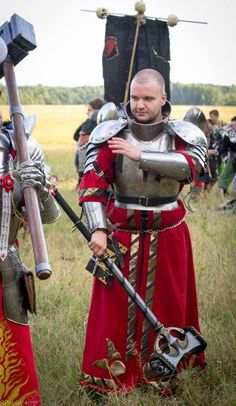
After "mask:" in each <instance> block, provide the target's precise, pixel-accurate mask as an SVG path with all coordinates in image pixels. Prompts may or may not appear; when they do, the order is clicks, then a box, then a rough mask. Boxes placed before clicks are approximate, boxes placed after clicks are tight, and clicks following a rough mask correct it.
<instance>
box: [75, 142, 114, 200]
mask: <svg viewBox="0 0 236 406" xmlns="http://www.w3.org/2000/svg"><path fill="white" fill-rule="evenodd" d="M115 157H116V154H113V153H112V152H111V149H110V148H109V147H108V144H107V143H106V144H104V145H102V146H101V148H100V149H99V151H98V154H97V158H96V161H95V167H94V169H91V170H90V171H88V172H86V173H85V174H84V176H83V177H82V180H81V182H80V188H79V196H80V197H79V203H80V204H82V203H83V202H89V201H95V202H101V203H104V204H106V198H107V189H108V186H109V185H110V184H111V183H112V182H113V166H114V161H115Z"/></svg>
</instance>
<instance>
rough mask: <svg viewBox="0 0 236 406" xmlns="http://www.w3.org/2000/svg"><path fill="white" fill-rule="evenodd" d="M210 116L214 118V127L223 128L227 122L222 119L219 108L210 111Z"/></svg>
mask: <svg viewBox="0 0 236 406" xmlns="http://www.w3.org/2000/svg"><path fill="white" fill-rule="evenodd" d="M209 117H210V119H211V120H212V123H213V126H214V128H222V127H223V126H224V125H226V124H227V123H226V122H225V121H223V120H220V113H219V111H218V110H216V109H213V110H211V111H210V112H209Z"/></svg>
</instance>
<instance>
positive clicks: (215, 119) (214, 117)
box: [210, 113, 219, 124]
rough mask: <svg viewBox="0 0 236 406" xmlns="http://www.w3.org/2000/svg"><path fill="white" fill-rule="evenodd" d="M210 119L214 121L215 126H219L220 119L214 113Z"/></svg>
mask: <svg viewBox="0 0 236 406" xmlns="http://www.w3.org/2000/svg"><path fill="white" fill-rule="evenodd" d="M210 119H211V120H212V121H213V123H214V124H217V123H218V119H219V117H218V116H217V115H216V114H214V113H213V114H210Z"/></svg>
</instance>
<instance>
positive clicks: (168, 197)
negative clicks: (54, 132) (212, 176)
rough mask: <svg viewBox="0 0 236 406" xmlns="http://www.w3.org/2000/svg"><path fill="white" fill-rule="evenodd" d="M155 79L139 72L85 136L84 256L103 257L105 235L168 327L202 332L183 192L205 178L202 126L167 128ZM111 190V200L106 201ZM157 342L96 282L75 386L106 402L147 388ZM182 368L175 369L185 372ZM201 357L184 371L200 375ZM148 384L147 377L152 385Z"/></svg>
mask: <svg viewBox="0 0 236 406" xmlns="http://www.w3.org/2000/svg"><path fill="white" fill-rule="evenodd" d="M169 108H170V104H169V102H168V101H167V95H166V93H165V83H164V79H163V77H162V75H160V74H159V72H157V71H155V70H153V69H144V70H142V71H140V72H138V73H137V74H136V75H135V76H134V78H133V80H132V83H131V92H130V102H129V103H128V105H127V106H126V108H125V110H124V112H123V113H122V112H119V114H118V113H116V108H115V106H114V105H112V103H108V104H106V105H105V106H104V107H103V108H102V109H101V110H100V113H99V118H100V121H101V122H100V124H99V125H98V126H97V127H96V128H95V130H94V131H93V132H92V134H91V136H90V141H89V145H88V152H87V159H86V164H85V171H84V176H83V178H82V181H81V184H80V204H81V205H82V207H83V210H84V212H85V215H86V218H87V222H88V225H89V228H90V231H91V233H92V236H91V241H90V242H89V248H90V249H91V250H92V252H93V254H95V255H96V256H98V257H99V256H101V255H102V254H103V253H104V251H105V250H106V247H107V236H108V235H111V236H112V237H114V238H115V239H116V240H117V241H119V243H120V244H122V245H123V246H125V247H126V248H127V252H126V254H125V255H124V266H123V267H122V269H121V270H122V272H123V274H124V276H125V277H126V278H127V279H128V280H129V282H130V283H131V284H132V286H133V287H134V288H135V290H136V291H137V292H138V293H139V295H140V296H141V297H142V298H143V299H144V300H145V302H146V304H147V305H148V307H149V308H150V309H151V310H152V312H153V313H154V314H155V315H156V316H157V318H158V320H159V321H161V323H163V325H164V326H165V327H168V326H177V327H180V328H184V327H185V326H190V325H191V326H194V327H195V328H196V329H197V330H198V331H200V327H199V321H198V307H197V295H196V285H195V276H194V267H193V259H192V249H191V241H190V236H189V231H188V228H187V225H186V222H185V220H184V217H185V208H184V205H183V203H182V201H181V200H180V199H179V194H180V191H181V189H182V188H183V186H184V185H185V184H189V183H190V182H192V181H193V180H194V179H195V178H196V176H198V175H200V174H201V173H202V172H203V171H204V167H205V164H206V159H207V142H206V138H205V135H204V133H203V132H202V131H201V129H200V128H199V127H197V126H196V125H194V124H192V123H191V122H188V121H177V120H176V121H169V120H168V114H167V110H168V109H169ZM109 185H112V186H113V190H114V193H112V194H111V193H109V194H108V196H109V199H108V201H107V191H108V186H109ZM154 341H155V333H154V331H152V328H151V327H150V325H149V324H148V322H147V320H146V319H145V318H144V316H143V315H142V314H141V312H140V310H138V309H137V308H136V307H135V305H134V303H133V302H132V300H131V299H129V298H128V296H127V294H126V293H125V291H124V290H123V289H122V287H121V286H120V285H119V284H118V282H117V281H116V280H112V286H111V287H107V286H106V285H105V284H103V283H102V282H101V281H100V280H99V279H96V278H95V279H94V286H93V291H92V297H91V306H90V312H89V317H88V323H87V333H86V340H85V349H84V356H83V366H82V370H83V376H82V379H81V383H82V384H83V385H84V386H86V387H88V388H94V390H96V391H98V392H101V393H106V392H107V391H110V390H115V391H124V392H126V391H129V390H131V389H133V388H135V387H136V386H138V385H139V384H140V383H142V384H149V383H150V381H149V378H148V377H147V376H145V364H146V363H147V362H148V359H149V357H150V354H151V353H152V352H153V346H154ZM189 362H190V359H185V360H184V362H182V364H181V366H180V368H184V367H186V366H187V365H188V364H189ZM204 363H205V358H204V354H203V353H201V354H199V355H198V356H196V357H195V359H191V365H194V366H204ZM151 380H152V381H153V378H152V379H151Z"/></svg>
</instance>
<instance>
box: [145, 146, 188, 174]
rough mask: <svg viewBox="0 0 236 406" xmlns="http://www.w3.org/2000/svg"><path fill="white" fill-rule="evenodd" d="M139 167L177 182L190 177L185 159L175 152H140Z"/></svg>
mask: <svg viewBox="0 0 236 406" xmlns="http://www.w3.org/2000/svg"><path fill="white" fill-rule="evenodd" d="M139 167H140V169H144V170H147V171H152V172H156V173H158V174H160V175H162V176H165V177H168V178H171V179H176V180H177V181H184V180H188V179H189V178H190V177H191V169H190V167H189V164H188V161H187V159H186V158H185V157H184V156H183V155H182V154H179V153H177V152H168V153H163V152H142V153H141V158H140V165H139Z"/></svg>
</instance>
